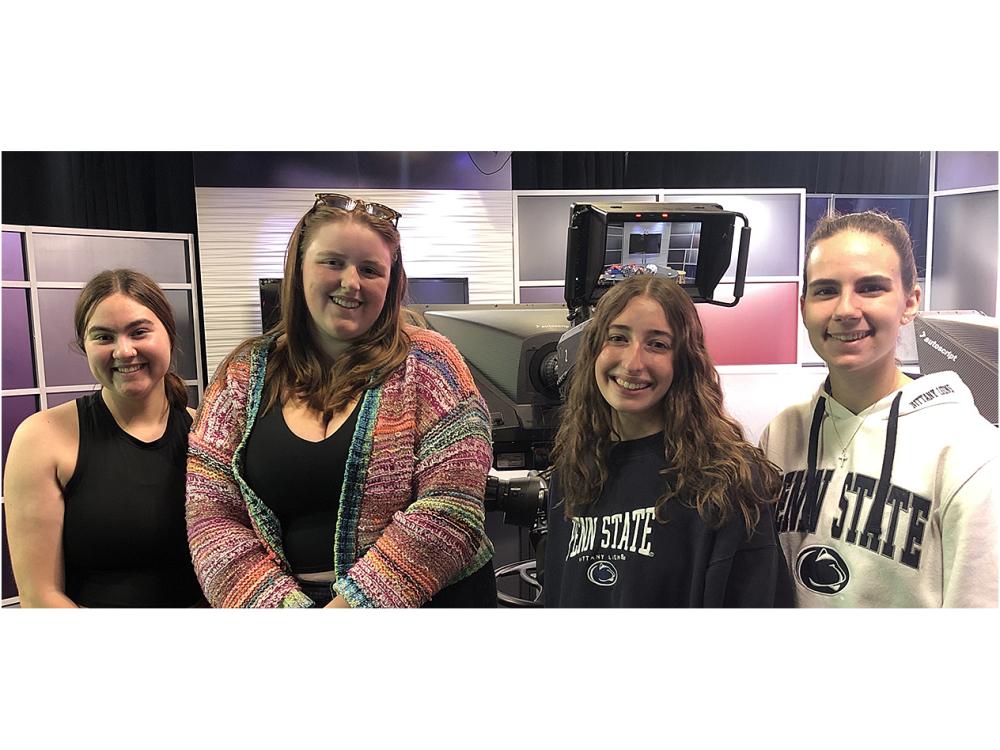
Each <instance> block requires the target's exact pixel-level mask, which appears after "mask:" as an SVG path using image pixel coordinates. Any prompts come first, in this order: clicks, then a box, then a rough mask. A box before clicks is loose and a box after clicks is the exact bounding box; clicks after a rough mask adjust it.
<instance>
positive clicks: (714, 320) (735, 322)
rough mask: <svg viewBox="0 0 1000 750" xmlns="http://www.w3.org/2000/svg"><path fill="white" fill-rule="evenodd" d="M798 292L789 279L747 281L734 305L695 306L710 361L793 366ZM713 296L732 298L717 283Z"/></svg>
mask: <svg viewBox="0 0 1000 750" xmlns="http://www.w3.org/2000/svg"><path fill="white" fill-rule="evenodd" d="M798 294H799V285H798V283H796V282H794V281H779V282H760V283H752V284H749V283H748V284H747V285H746V286H745V287H744V293H743V297H742V299H740V302H739V304H738V305H737V306H736V307H719V306H717V305H705V304H701V305H695V308H696V309H697V310H698V315H699V316H700V317H701V324H702V325H703V326H704V327H705V343H706V345H707V346H708V352H709V354H711V355H712V359H713V360H714V362H715V364H716V365H774V364H795V362H796V346H797V342H798V325H799V322H798V307H799V298H798ZM716 298H717V299H730V298H732V286H730V285H725V284H720V285H719V288H718V291H717V293H716Z"/></svg>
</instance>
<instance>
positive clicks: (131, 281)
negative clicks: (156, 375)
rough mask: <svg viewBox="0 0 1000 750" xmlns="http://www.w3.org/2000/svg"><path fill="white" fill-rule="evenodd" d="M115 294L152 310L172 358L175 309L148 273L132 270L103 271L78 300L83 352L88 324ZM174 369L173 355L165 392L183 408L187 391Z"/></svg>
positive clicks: (78, 335)
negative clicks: (102, 303)
mask: <svg viewBox="0 0 1000 750" xmlns="http://www.w3.org/2000/svg"><path fill="white" fill-rule="evenodd" d="M112 294H124V295H125V296H126V297H131V298H132V299H134V300H135V301H136V302H138V303H139V304H140V305H142V306H143V307H146V308H149V309H150V310H151V311H152V312H153V314H154V315H155V316H156V317H157V318H158V319H159V321H160V323H162V324H163V327H164V329H166V331H167V338H168V339H169V341H170V352H171V355H173V352H174V351H175V350H176V347H177V322H176V321H175V320H174V311H173V308H171V307H170V303H169V302H168V301H167V297H166V295H165V294H164V293H163V290H162V289H160V287H159V286H158V285H157V283H156V282H155V281H153V280H152V279H151V278H149V277H148V276H146V274H144V273H139V272H138V271H133V270H131V269H129V268H117V269H114V270H112V271H101V272H100V273H99V274H97V276H95V277H94V278H92V279H91V280H90V281H88V282H87V285H86V286H85V287H84V288H83V291H82V292H80V296H79V297H77V300H76V307H75V308H74V310H73V326H74V327H75V329H76V345H77V346H78V347H80V351H82V352H84V353H86V348H85V347H84V338H85V336H86V333H87V323H89V322H90V317H91V316H92V315H93V314H94V310H95V308H96V307H97V306H98V305H99V304H100V303H101V302H102V301H103V300H105V299H106V298H108V297H110V296H111V295H112ZM173 367H174V365H173V356H171V363H170V369H169V370H167V374H166V375H165V376H164V378H163V381H164V390H165V392H166V395H167V401H168V403H169V404H170V406H171V407H172V408H174V409H183V408H185V407H186V406H187V403H188V392H187V388H186V387H185V386H184V381H182V380H181V379H180V376H179V375H178V374H177V373H176V372H174V371H173Z"/></svg>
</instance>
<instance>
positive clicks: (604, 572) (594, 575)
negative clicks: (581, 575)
mask: <svg viewBox="0 0 1000 750" xmlns="http://www.w3.org/2000/svg"><path fill="white" fill-rule="evenodd" d="M587 580H588V581H590V582H591V583H596V584H597V585H598V586H614V585H615V583H616V582H617V581H618V571H617V570H615V566H614V565H612V564H611V563H609V562H604V561H603V560H600V561H598V562H595V563H594V564H593V565H591V566H590V567H589V568H587Z"/></svg>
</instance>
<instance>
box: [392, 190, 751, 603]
mask: <svg viewBox="0 0 1000 750" xmlns="http://www.w3.org/2000/svg"><path fill="white" fill-rule="evenodd" d="M737 217H738V218H740V219H741V220H742V222H743V227H742V228H741V230H740V235H739V243H738V253H737V258H736V264H735V282H734V290H733V299H732V300H729V301H718V300H715V299H714V296H713V295H714V293H715V289H716V287H717V286H718V284H719V282H720V281H721V280H722V277H723V275H724V274H725V272H726V270H727V269H728V268H729V267H730V265H731V263H732V255H733V247H734V238H735V226H736V219H737ZM626 243H627V244H626ZM749 243H750V224H749V222H748V221H747V218H746V217H745V216H744V215H743V214H741V213H737V212H734V211H726V210H725V209H723V208H722V206H720V205H718V204H715V203H574V204H572V206H571V207H570V217H569V231H568V239H567V246H566V276H565V286H564V295H565V305H561V304H522V305H500V304H497V305H412V306H411V307H410V309H411V310H415V311H417V312H419V313H420V314H421V315H422V316H423V317H424V319H425V320H426V322H427V324H428V326H429V327H430V328H432V329H434V330H436V331H439V332H440V333H442V334H444V335H445V336H447V337H448V338H449V339H450V340H451V341H452V343H454V344H455V346H456V347H457V348H458V350H459V351H460V352H461V353H462V356H463V357H464V358H465V361H466V363H467V364H468V365H469V369H470V370H471V371H472V376H473V378H474V380H475V382H476V385H477V387H478V388H479V391H480V393H481V394H482V395H483V398H484V399H485V400H486V404H487V406H488V409H489V414H490V421H491V429H492V433H493V456H494V463H493V465H494V469H496V470H499V471H505V472H511V471H516V472H519V473H524V472H527V476H521V477H509V478H508V477H502V476H495V475H493V474H491V475H490V477H489V478H488V481H487V486H486V509H487V510H488V511H495V512H499V513H502V514H503V523H504V524H505V525H507V526H515V527H517V528H518V529H519V531H518V546H517V554H516V557H517V559H519V560H521V562H515V563H512V564H509V565H503V566H501V567H498V568H497V570H496V574H497V578H498V583H499V580H500V579H503V578H506V577H508V576H517V578H518V579H519V583H520V594H521V595H520V596H512V595H510V594H507V593H505V592H502V591H501V592H499V599H500V603H501V604H503V605H506V606H512V607H538V606H541V592H542V584H543V580H542V578H543V570H542V564H541V563H542V560H543V559H544V548H545V529H546V504H547V497H548V486H547V479H548V475H549V472H550V464H549V451H550V449H551V446H552V442H553V440H554V438H555V433H556V429H557V428H558V418H559V409H560V407H561V404H562V401H563V398H564V395H565V388H566V386H567V385H568V382H569V381H568V378H569V375H570V373H571V372H572V369H573V365H574V362H575V359H576V353H577V350H578V348H579V343H580V341H581V340H582V339H581V337H580V336H581V334H582V332H583V331H584V329H585V328H586V326H587V324H588V322H589V320H590V318H591V316H592V314H593V310H594V306H595V305H596V304H597V301H598V300H599V299H600V298H601V297H602V296H603V295H604V294H605V293H606V292H607V291H608V290H609V289H611V288H612V287H613V286H614V285H615V284H617V283H618V282H620V281H622V280H624V279H626V278H629V277H630V276H634V275H637V274H647V273H655V274H658V275H661V276H665V277H667V278H671V279H674V280H675V281H676V282H677V283H678V284H680V285H681V286H682V288H683V289H684V290H685V291H686V292H687V293H688V294H689V295H690V296H691V298H692V300H693V301H694V302H696V303H708V304H716V305H724V306H727V307H732V306H735V305H736V304H737V303H738V302H739V300H740V298H741V297H742V296H743V286H744V281H745V278H746V268H747V254H748V249H749ZM626 256H627V257H628V260H629V261H632V262H627V263H623V260H624V259H625V257H626ZM636 261H638V262H636ZM521 530H530V531H528V539H527V540H525V539H524V538H523V537H524V532H523V531H521ZM494 543H495V544H496V546H497V551H498V554H499V553H500V548H501V545H500V544H498V543H497V539H494ZM525 558H527V559H525Z"/></svg>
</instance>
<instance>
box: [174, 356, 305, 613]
mask: <svg viewBox="0 0 1000 750" xmlns="http://www.w3.org/2000/svg"><path fill="white" fill-rule="evenodd" d="M251 366H252V362H251V361H249V358H241V357H236V358H234V359H233V361H232V362H231V363H230V364H229V366H228V367H227V368H226V369H225V370H224V371H220V372H218V373H216V376H215V379H214V380H213V381H212V383H211V385H210V386H209V387H208V390H207V391H206V393H205V398H204V400H203V403H202V406H201V408H200V409H199V410H198V414H197V417H196V418H195V421H194V424H193V425H192V429H191V434H190V436H189V441H188V464H187V501H186V517H187V534H188V544H189V546H190V548H191V559H192V561H193V563H194V570H195V573H196V574H197V576H198V581H199V582H200V583H201V587H202V590H203V591H204V592H205V598H206V599H207V600H208V602H209V603H210V604H211V605H212V606H213V607H308V606H312V604H313V602H312V600H311V599H310V598H309V597H307V596H306V595H305V594H304V593H302V591H301V589H300V588H299V587H298V584H297V583H296V582H295V579H294V578H293V577H292V576H290V575H288V574H287V573H286V572H285V571H284V569H283V568H282V566H281V563H280V561H279V560H278V558H277V555H276V553H275V552H274V551H273V549H270V548H269V547H268V546H267V545H266V544H265V543H264V542H263V541H262V539H261V537H260V536H259V535H258V533H257V531H256V530H255V528H254V525H253V522H252V521H251V519H250V514H249V512H248V509H247V501H246V499H245V498H244V496H243V493H242V492H241V491H240V486H239V484H238V482H237V478H236V475H235V470H234V458H235V455H236V452H237V450H238V448H239V446H240V444H241V442H242V440H243V433H244V430H245V427H246V419H247V404H248V401H249V393H248V383H249V382H250V381H249V370H250V368H251Z"/></svg>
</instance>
